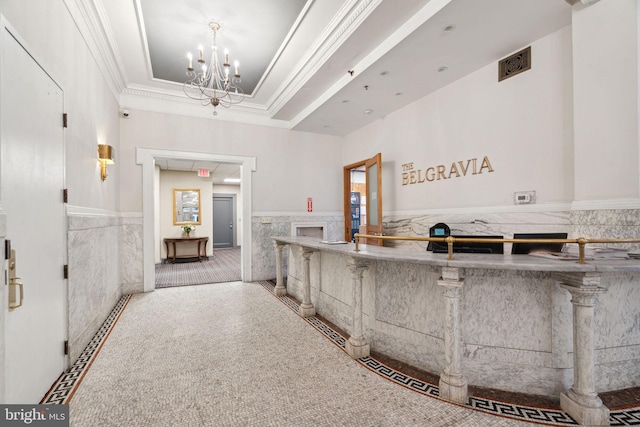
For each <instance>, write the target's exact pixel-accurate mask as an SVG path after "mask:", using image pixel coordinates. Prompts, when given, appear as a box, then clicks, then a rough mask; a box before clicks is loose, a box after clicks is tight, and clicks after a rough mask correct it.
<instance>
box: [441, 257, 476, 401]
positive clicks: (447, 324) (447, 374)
mask: <svg viewBox="0 0 640 427" xmlns="http://www.w3.org/2000/svg"><path fill="white" fill-rule="evenodd" d="M462 275H463V270H462V269H461V268H453V267H442V278H441V279H439V280H438V285H439V286H442V287H443V288H444V289H443V291H444V292H443V294H444V301H445V306H444V313H445V314H444V352H445V356H446V363H447V365H446V366H445V368H444V370H443V371H442V373H441V374H440V383H439V387H440V397H441V398H442V399H445V400H449V401H451V402H455V403H460V404H463V405H464V404H467V403H468V400H469V394H468V390H467V380H466V378H465V377H464V375H462V328H461V324H460V297H461V296H462V287H463V285H464V278H463V276H462Z"/></svg>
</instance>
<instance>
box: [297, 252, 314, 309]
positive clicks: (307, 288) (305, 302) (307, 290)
mask: <svg viewBox="0 0 640 427" xmlns="http://www.w3.org/2000/svg"><path fill="white" fill-rule="evenodd" d="M314 252H315V251H314V250H312V249H309V248H302V258H303V263H304V267H303V270H304V283H303V286H304V295H303V298H302V304H300V308H299V309H298V313H299V314H300V316H302V317H311V316H315V315H316V309H315V307H314V306H313V304H311V265H310V264H311V255H313V253H314Z"/></svg>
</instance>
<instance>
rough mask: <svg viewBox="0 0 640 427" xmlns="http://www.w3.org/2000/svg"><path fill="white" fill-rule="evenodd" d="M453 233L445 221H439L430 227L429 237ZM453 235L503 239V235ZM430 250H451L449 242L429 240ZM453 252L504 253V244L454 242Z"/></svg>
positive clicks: (445, 235)
mask: <svg viewBox="0 0 640 427" xmlns="http://www.w3.org/2000/svg"><path fill="white" fill-rule="evenodd" d="M450 235H451V230H450V229H449V226H448V225H447V224H444V223H438V224H436V225H434V226H433V227H431V228H430V229H429V237H448V236H450ZM453 237H463V238H466V239H502V236H463V235H453ZM427 250H428V251H433V252H434V253H446V252H448V251H449V249H448V247H447V244H446V243H444V242H429V245H428V246H427ZM453 252H460V253H476V254H503V253H504V244H503V243H502V242H496V243H481V242H454V243H453Z"/></svg>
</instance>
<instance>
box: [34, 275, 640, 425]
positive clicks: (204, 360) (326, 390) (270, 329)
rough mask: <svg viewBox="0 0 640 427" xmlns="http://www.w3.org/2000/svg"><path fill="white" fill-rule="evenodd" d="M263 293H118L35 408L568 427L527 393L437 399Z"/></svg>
mask: <svg viewBox="0 0 640 427" xmlns="http://www.w3.org/2000/svg"><path fill="white" fill-rule="evenodd" d="M272 289H273V285H272V284H270V283H268V282H265V283H261V284H256V283H242V282H233V283H222V284H215V285H200V286H189V287H179V288H168V289H159V290H156V291H155V292H153V293H147V294H139V295H133V296H126V297H123V299H122V300H121V302H120V303H119V305H118V306H117V307H116V308H115V309H114V311H113V312H112V314H111V316H110V317H109V319H107V321H106V322H105V325H103V328H102V329H101V331H100V332H99V333H98V334H97V336H96V338H95V340H94V341H92V344H90V345H89V347H88V349H87V351H86V354H84V353H83V356H82V357H81V358H80V359H79V362H78V363H76V364H75V365H74V367H72V369H71V370H70V371H69V372H68V373H67V374H66V375H64V376H63V377H61V379H60V380H59V382H58V383H57V384H55V385H54V386H53V387H52V390H51V392H50V393H49V394H48V395H47V396H45V399H43V403H68V404H69V405H70V414H71V425H73V426H96V425H100V426H123V425H127V426H168V425H180V426H301V425H302V426H312V425H313V426H414V425H424V426H463V427H467V426H468V427H471V426H473V427H475V426H521V425H536V424H537V425H540V424H544V425H576V423H575V421H573V420H572V419H571V418H570V417H568V416H567V415H566V414H564V413H563V412H562V411H561V410H559V408H558V405H557V402H554V401H547V400H543V401H540V400H539V399H538V398H536V397H535V396H523V395H514V394H513V393H508V394H505V393H501V392H498V391H495V390H486V389H476V388H473V387H470V394H473V397H472V398H471V399H470V404H469V405H467V406H461V405H454V404H451V403H448V402H445V401H442V400H440V399H439V398H438V389H437V377H434V376H433V375H430V374H428V373H425V372H420V371H418V370H415V369H413V368H411V367H409V366H406V365H403V364H401V363H399V362H397V361H394V360H391V359H388V358H385V357H384V355H378V354H373V355H372V357H371V358H363V359H359V360H354V359H351V358H350V357H349V356H348V355H347V354H346V353H345V352H344V347H343V345H344V340H345V336H344V334H343V333H342V332H341V331H340V330H339V329H337V328H335V326H333V325H331V324H330V323H328V322H326V321H323V319H322V318H320V317H314V318H309V319H303V318H301V317H299V316H298V315H297V314H296V312H295V310H296V309H297V302H296V301H295V300H292V299H291V298H289V297H279V298H278V297H275V296H274V295H273V294H272ZM634 398H635V399H636V400H634ZM637 398H638V390H629V391H625V392H622V393H617V395H616V396H612V397H611V400H610V402H614V403H615V402H617V403H618V404H620V405H622V406H624V407H625V408H620V410H617V411H616V410H612V418H611V420H612V422H611V425H640V405H639V404H638V402H639V401H640V400H638V399H637ZM605 399H606V397H605V396H603V400H605ZM630 402H635V403H630ZM605 403H606V401H605ZM608 405H609V407H610V408H612V409H613V408H615V407H616V405H611V404H608ZM629 406H631V407H629Z"/></svg>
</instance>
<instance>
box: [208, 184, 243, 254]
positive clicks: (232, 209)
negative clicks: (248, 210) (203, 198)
mask: <svg viewBox="0 0 640 427" xmlns="http://www.w3.org/2000/svg"><path fill="white" fill-rule="evenodd" d="M236 217H237V214H236V195H235V194H219V193H218V194H217V193H214V194H213V238H212V242H213V249H214V250H216V249H224V248H233V247H235V246H236Z"/></svg>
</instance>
